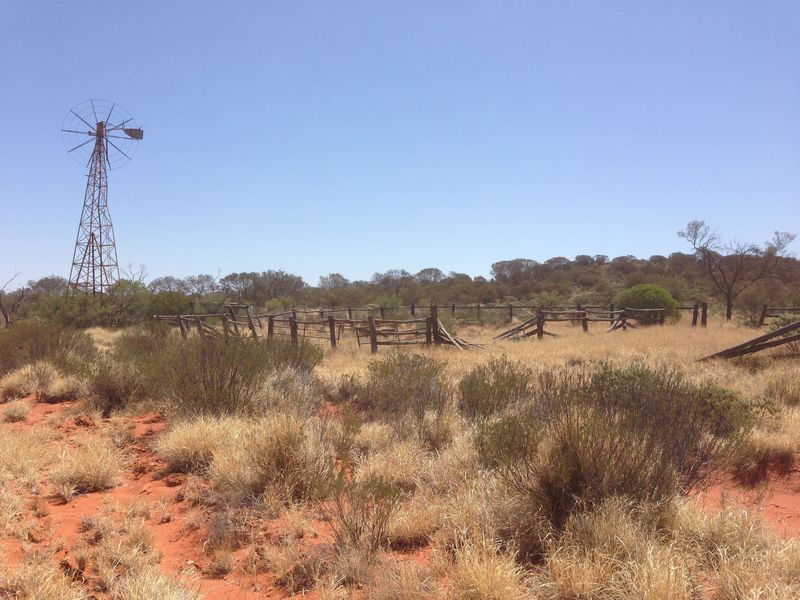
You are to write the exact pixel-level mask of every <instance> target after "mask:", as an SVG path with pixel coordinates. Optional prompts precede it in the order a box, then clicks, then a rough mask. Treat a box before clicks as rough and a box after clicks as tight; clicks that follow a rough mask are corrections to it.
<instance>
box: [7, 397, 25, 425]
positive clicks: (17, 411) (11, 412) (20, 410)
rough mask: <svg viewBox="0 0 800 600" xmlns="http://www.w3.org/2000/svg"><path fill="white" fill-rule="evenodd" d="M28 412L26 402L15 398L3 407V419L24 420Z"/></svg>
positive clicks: (14, 421)
mask: <svg viewBox="0 0 800 600" xmlns="http://www.w3.org/2000/svg"><path fill="white" fill-rule="evenodd" d="M30 412H31V407H30V405H29V404H28V403H27V402H25V401H24V400H15V401H13V402H9V403H8V404H6V405H5V406H4V407H3V421H5V422H7V423H16V422H18V421H24V420H25V419H27V418H28V413H30Z"/></svg>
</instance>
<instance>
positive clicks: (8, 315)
mask: <svg viewBox="0 0 800 600" xmlns="http://www.w3.org/2000/svg"><path fill="white" fill-rule="evenodd" d="M18 276H19V271H17V272H16V273H14V274H13V275H12V276H11V278H9V279H8V280H7V281H6V282H5V283H4V284H3V285H2V286H0V314H2V315H3V326H4V327H8V326H9V325H11V323H13V322H14V315H15V314H16V313H17V311H18V310H19V309H20V307H21V306H22V303H23V302H25V298H26V297H27V292H28V290H27V289H26V288H20V289H18V290H14V291H13V292H7V291H6V288H8V286H10V285H11V283H12V282H13V281H14V280H15V279H16V278H17V277H18Z"/></svg>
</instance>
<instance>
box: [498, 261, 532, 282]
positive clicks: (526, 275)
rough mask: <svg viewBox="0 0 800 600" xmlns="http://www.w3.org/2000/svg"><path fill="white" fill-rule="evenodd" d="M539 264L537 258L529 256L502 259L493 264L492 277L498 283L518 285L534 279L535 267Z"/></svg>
mask: <svg viewBox="0 0 800 600" xmlns="http://www.w3.org/2000/svg"><path fill="white" fill-rule="evenodd" d="M538 264H539V263H537V262H536V261H535V260H530V259H528V258H515V259H514V260H501V261H499V262H496V263H493V264H492V277H494V280H495V281H497V282H498V283H509V284H511V285H516V284H519V283H523V282H524V281H526V280H528V279H532V278H533V271H534V267H536V265H538Z"/></svg>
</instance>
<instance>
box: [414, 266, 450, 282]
mask: <svg viewBox="0 0 800 600" xmlns="http://www.w3.org/2000/svg"><path fill="white" fill-rule="evenodd" d="M414 277H415V278H416V280H417V281H419V282H420V283H439V282H440V281H443V280H444V277H445V275H444V273H442V270H441V269H437V268H436V267H428V268H427V269H422V270H421V271H420V272H419V273H417V274H416V275H414Z"/></svg>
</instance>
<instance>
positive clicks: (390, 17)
mask: <svg viewBox="0 0 800 600" xmlns="http://www.w3.org/2000/svg"><path fill="white" fill-rule="evenodd" d="M87 98H109V99H113V100H116V101H117V102H119V103H121V104H122V105H123V106H124V107H125V108H126V109H127V110H128V111H129V112H130V113H131V114H132V115H134V116H135V117H136V119H137V121H138V123H139V124H141V125H142V126H143V127H144V129H145V137H144V140H143V141H142V142H141V146H140V148H139V150H138V153H137V155H136V157H135V159H134V160H133V161H132V162H131V163H129V164H128V165H126V166H124V167H123V168H121V169H119V170H116V171H113V172H112V173H111V176H110V190H109V204H110V208H111V214H112V216H113V219H114V225H115V229H116V234H117V245H118V251H119V257H120V263H121V264H122V265H127V264H129V263H133V264H135V265H138V264H140V263H141V264H144V265H146V266H147V269H148V272H149V273H150V276H151V277H155V276H159V275H164V274H173V275H177V276H185V275H188V274H193V273H199V272H208V273H212V274H214V275H217V274H218V273H221V274H222V275H225V274H227V273H229V272H231V271H245V270H247V271H249V270H256V271H261V270H266V269H285V270H287V271H290V272H294V273H297V274H300V275H302V276H303V277H304V278H305V279H306V280H307V281H308V282H310V283H312V284H316V282H317V278H318V276H319V275H320V274H325V273H328V272H331V271H339V272H341V273H343V274H344V275H345V276H346V277H348V278H350V279H362V278H369V277H370V276H371V274H372V273H373V272H375V271H383V270H386V269H388V268H405V269H407V270H409V271H411V272H415V271H417V270H419V269H421V268H424V267H429V266H437V267H439V268H441V269H443V270H445V271H449V270H454V271H461V272H467V273H470V274H472V275H480V274H484V275H485V274H488V272H489V269H490V265H491V263H492V262H494V261H497V260H502V259H511V258H517V257H525V258H533V259H537V260H545V259H547V258H549V257H552V256H559V255H562V256H567V257H570V258H571V257H574V256H575V255H576V254H608V255H610V256H612V257H613V256H617V255H622V254H635V255H637V256H642V257H647V256H650V255H652V254H669V253H670V252H673V251H676V250H686V247H685V246H684V244H683V242H682V240H679V239H678V238H677V236H676V234H675V232H676V231H677V230H678V229H680V228H682V227H683V226H684V225H685V224H686V222H687V221H689V220H690V219H694V218H702V219H705V220H706V221H707V222H709V223H710V224H712V225H713V226H714V227H715V228H717V229H718V230H719V232H720V233H721V234H723V235H725V236H736V237H737V238H740V239H743V240H752V241H756V242H762V241H764V240H765V239H767V238H769V237H770V236H771V234H772V232H773V231H774V230H775V229H781V230H788V231H795V232H800V2H797V1H784V2H781V1H771V2H755V1H753V2H731V1H724V2H703V1H701V2H696V1H691V2H644V1H640V2H589V1H582V2H562V1H553V2H532V1H525V2H511V1H500V2H494V1H491V2H490V1H486V2H472V1H452V2H445V1H438V2H427V1H426V2H416V1H407V0H405V1H397V2H377V1H363V2H321V1H320V2H296V1H292V2H288V1H287V2H266V1H265V2H220V1H218V0H217V1H214V2H188V1H186V2H164V1H159V2H151V1H138V0H137V1H136V2H130V1H128V2H109V1H107V0H106V1H103V2H95V1H91V2H90V1H86V2H42V1H31V0H14V1H12V0H0V220H2V224H3V226H2V233H0V277H3V276H7V275H9V274H10V273H12V272H13V270H14V269H15V268H16V269H19V270H20V271H22V275H21V279H23V280H27V279H33V278H37V277H40V276H42V275H46V274H50V273H55V274H60V275H64V276H67V275H68V274H69V265H70V261H71V258H72V247H73V243H74V237H75V232H76V228H77V224H78V219H79V216H80V209H81V203H82V200H83V193H84V186H85V172H84V169H83V168H82V167H81V166H80V165H77V164H75V163H74V162H73V161H72V160H70V159H69V157H68V156H67V155H66V153H65V150H64V147H63V144H62V140H61V134H60V132H59V129H60V128H61V124H62V121H63V118H64V115H65V114H66V113H67V111H68V110H69V109H70V107H72V106H73V105H75V104H77V103H79V102H81V101H83V100H85V99H87Z"/></svg>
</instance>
